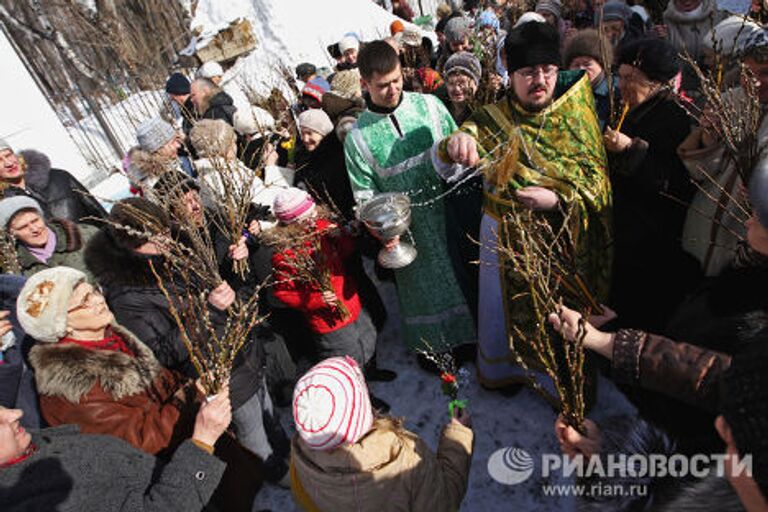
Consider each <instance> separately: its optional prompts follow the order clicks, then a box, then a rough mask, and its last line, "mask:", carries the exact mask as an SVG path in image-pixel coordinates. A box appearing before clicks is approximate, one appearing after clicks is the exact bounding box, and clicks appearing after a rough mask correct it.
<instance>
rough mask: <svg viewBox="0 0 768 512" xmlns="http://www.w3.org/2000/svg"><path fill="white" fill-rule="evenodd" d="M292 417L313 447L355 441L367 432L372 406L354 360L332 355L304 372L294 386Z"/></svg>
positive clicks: (299, 430)
mask: <svg viewBox="0 0 768 512" xmlns="http://www.w3.org/2000/svg"><path fill="white" fill-rule="evenodd" d="M293 421H294V422H295V423H296V431H297V432H298V433H299V436H300V437H301V439H302V440H303V441H304V443H306V445H307V446H309V448H311V449H313V450H333V449H334V448H337V447H339V446H341V445H344V444H355V443H356V442H358V441H359V440H360V438H362V437H363V436H364V435H365V434H366V433H368V431H369V430H371V427H372V426H373V409H372V408H371V399H370V397H369V396H368V386H366V384H365V379H364V378H363V373H362V372H361V371H360V368H359V367H358V366H357V363H355V360H354V359H352V358H350V357H332V358H330V359H326V360H325V361H322V362H320V363H318V364H317V365H315V366H313V367H312V368H311V369H310V370H309V371H308V372H307V373H306V374H304V376H303V377H302V378H301V379H299V382H298V383H296V387H295V388H294V390H293Z"/></svg>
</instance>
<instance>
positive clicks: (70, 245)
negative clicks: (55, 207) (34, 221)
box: [48, 219, 83, 252]
mask: <svg viewBox="0 0 768 512" xmlns="http://www.w3.org/2000/svg"><path fill="white" fill-rule="evenodd" d="M48 224H49V225H50V226H51V229H53V230H54V231H56V236H57V237H59V238H57V240H56V242H57V243H56V246H57V247H56V250H57V251H60V249H59V244H60V243H61V235H62V234H63V235H64V242H65V243H66V245H65V246H64V247H63V249H64V250H63V252H75V251H79V250H80V249H81V248H82V247H83V235H82V233H80V228H79V227H78V225H77V224H75V223H74V222H72V221H71V220H67V219H51V220H49V221H48ZM57 227H58V228H59V229H56V228H57Z"/></svg>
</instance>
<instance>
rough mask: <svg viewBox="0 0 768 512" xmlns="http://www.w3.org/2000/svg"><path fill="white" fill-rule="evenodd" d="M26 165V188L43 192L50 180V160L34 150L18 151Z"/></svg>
mask: <svg viewBox="0 0 768 512" xmlns="http://www.w3.org/2000/svg"><path fill="white" fill-rule="evenodd" d="M19 155H21V156H22V157H24V163H25V164H26V165H27V174H26V176H25V177H24V179H25V181H26V183H27V186H28V187H30V188H31V189H32V190H45V189H46V188H48V183H49V182H50V180H51V159H50V158H48V155H46V154H45V153H42V152H40V151H35V150H34V149H25V150H24V151H19Z"/></svg>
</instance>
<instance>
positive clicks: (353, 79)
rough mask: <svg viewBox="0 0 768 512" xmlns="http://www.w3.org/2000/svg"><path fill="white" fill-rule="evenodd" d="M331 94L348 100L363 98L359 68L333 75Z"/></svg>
mask: <svg viewBox="0 0 768 512" xmlns="http://www.w3.org/2000/svg"><path fill="white" fill-rule="evenodd" d="M331 92H333V93H335V94H336V95H337V96H341V97H342V98H345V99H348V100H351V99H353V98H358V97H360V96H362V94H363V91H362V89H361V87H360V71H358V70H357V68H355V69H347V70H344V71H339V72H338V73H336V74H335V75H333V81H332V82H331Z"/></svg>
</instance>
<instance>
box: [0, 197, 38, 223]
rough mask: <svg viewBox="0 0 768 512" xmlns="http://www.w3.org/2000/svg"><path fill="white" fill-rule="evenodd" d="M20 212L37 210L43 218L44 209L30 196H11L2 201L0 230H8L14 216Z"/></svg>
mask: <svg viewBox="0 0 768 512" xmlns="http://www.w3.org/2000/svg"><path fill="white" fill-rule="evenodd" d="M19 210H35V211H36V212H37V213H39V214H40V216H41V217H43V209H42V208H40V204H39V203H38V202H37V201H35V200H34V199H32V198H31V197H29V196H25V195H18V196H10V197H6V198H5V199H3V200H1V201H0V228H3V229H5V228H7V227H8V224H9V223H10V222H11V219H13V217H14V215H16V213H18V212H19Z"/></svg>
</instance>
